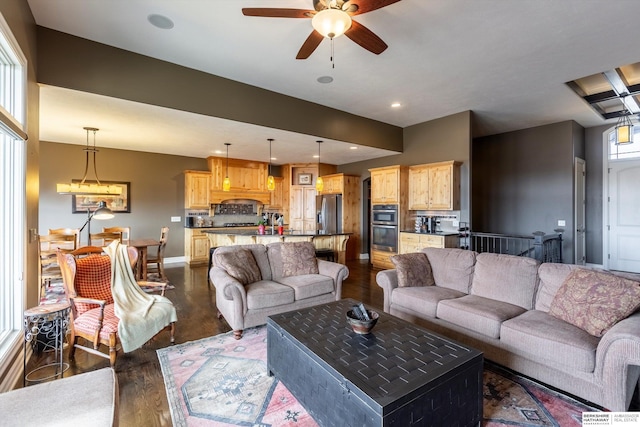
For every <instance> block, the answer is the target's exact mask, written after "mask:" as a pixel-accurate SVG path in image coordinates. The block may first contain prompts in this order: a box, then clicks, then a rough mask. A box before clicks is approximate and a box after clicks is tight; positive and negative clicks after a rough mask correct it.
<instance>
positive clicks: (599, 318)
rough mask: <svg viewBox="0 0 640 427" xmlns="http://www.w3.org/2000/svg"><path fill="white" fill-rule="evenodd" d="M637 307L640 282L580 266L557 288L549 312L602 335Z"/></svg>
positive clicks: (639, 300)
mask: <svg viewBox="0 0 640 427" xmlns="http://www.w3.org/2000/svg"><path fill="white" fill-rule="evenodd" d="M638 308H640V282H636V281H635V280H630V279H625V278H623V277H619V276H615V275H613V274H609V273H605V272H601V271H594V270H587V269H584V268H579V269H576V270H573V271H572V272H571V273H569V275H568V276H567V278H566V279H565V281H564V283H562V285H561V286H560V289H558V292H556V295H555V296H554V298H553V301H551V307H550V309H549V314H550V315H552V316H554V317H556V318H558V319H561V320H564V321H565V322H567V323H571V324H572V325H574V326H577V327H578V328H580V329H583V330H585V331H586V332H588V333H589V334H590V335H593V336H595V337H601V336H603V335H604V334H605V333H606V332H607V331H608V330H609V329H610V328H611V327H612V326H613V325H615V324H616V323H618V322H619V321H620V320H622V319H624V318H626V317H628V316H629V315H631V314H633V312H635V311H636V310H637V309H638Z"/></svg>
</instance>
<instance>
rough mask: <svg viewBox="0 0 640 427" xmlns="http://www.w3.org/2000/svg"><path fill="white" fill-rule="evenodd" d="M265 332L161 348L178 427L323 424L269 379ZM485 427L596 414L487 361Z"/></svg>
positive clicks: (563, 421) (568, 422)
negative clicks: (584, 413) (589, 413)
mask: <svg viewBox="0 0 640 427" xmlns="http://www.w3.org/2000/svg"><path fill="white" fill-rule="evenodd" d="M266 338H267V333H266V327H264V326H261V327H257V328H251V329H247V330H246V331H245V332H244V334H243V337H242V339H241V340H235V339H234V338H233V333H232V332H229V333H226V334H221V335H217V336H214V337H210V338H204V339H201V340H198V341H191V342H187V343H184V344H179V345H176V346H172V347H166V348H162V349H159V350H157V353H158V358H159V360H160V366H161V368H162V375H163V377H164V382H165V387H166V391H167V399H168V401H169V408H170V411H171V418H172V419H173V425H174V426H198V427H204V426H215V427H226V426H250V427H280V426H304V427H307V426H316V425H317V424H316V423H315V421H314V420H313V419H312V418H311V416H310V415H309V414H308V413H307V412H306V411H305V409H304V408H303V407H302V406H301V405H300V404H299V403H298V401H297V400H296V399H295V397H293V395H291V393H289V391H288V390H287V389H286V387H284V386H283V385H282V384H281V383H280V382H279V381H278V380H276V379H275V378H273V377H269V376H268V375H267V363H266V360H267V346H266ZM483 393H484V409H483V411H484V420H483V423H482V425H483V426H486V427H499V426H522V427H533V426H557V427H570V426H580V425H581V418H582V412H587V411H597V409H595V408H592V407H589V406H587V405H585V404H583V403H581V402H578V401H576V400H574V399H572V398H570V397H568V396H564V395H562V394H561V393H557V392H555V391H553V390H550V389H548V388H546V387H544V386H542V385H540V384H537V383H535V382H533V381H530V380H528V379H526V378H522V377H520V376H517V375H514V374H512V373H510V372H508V371H506V370H504V369H502V368H500V367H498V366H495V365H493V364H490V363H486V364H485V369H484V391H483Z"/></svg>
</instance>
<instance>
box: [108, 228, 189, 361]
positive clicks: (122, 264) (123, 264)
mask: <svg viewBox="0 0 640 427" xmlns="http://www.w3.org/2000/svg"><path fill="white" fill-rule="evenodd" d="M104 249H105V252H106V253H107V254H108V255H109V257H110V258H111V293H112V294H113V300H114V303H115V304H114V312H115V314H116V316H118V318H119V319H120V322H119V323H118V335H119V337H120V343H121V344H122V350H123V351H124V352H125V353H128V352H130V351H133V350H135V349H137V348H139V347H142V345H143V344H144V343H146V342H147V341H149V340H150V339H151V338H153V336H154V335H156V334H157V333H158V332H160V331H161V330H162V329H163V328H164V327H165V326H167V325H168V324H170V323H171V322H175V321H177V320H178V316H177V315H176V309H175V307H174V306H173V303H172V302H171V301H170V300H169V299H168V298H165V297H163V296H160V295H149V294H147V293H146V292H144V291H143V290H142V289H141V288H140V286H138V283H137V282H136V279H135V277H134V275H133V269H132V268H131V263H130V261H129V255H128V252H127V246H125V245H121V244H120V242H119V241H117V240H115V241H113V242H112V243H111V244H110V245H109V246H107V247H106V248H104Z"/></svg>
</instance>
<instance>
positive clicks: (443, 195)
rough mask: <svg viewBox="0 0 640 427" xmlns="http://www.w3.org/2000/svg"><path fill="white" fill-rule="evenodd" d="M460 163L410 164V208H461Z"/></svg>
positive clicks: (446, 209)
mask: <svg viewBox="0 0 640 427" xmlns="http://www.w3.org/2000/svg"><path fill="white" fill-rule="evenodd" d="M460 164H461V163H460V162H456V161H447V162H439V163H428V164H424V165H415V166H410V167H409V179H408V181H409V185H408V187H409V210H442V211H452V210H459V209H460ZM372 185H373V180H372ZM372 191H373V187H372Z"/></svg>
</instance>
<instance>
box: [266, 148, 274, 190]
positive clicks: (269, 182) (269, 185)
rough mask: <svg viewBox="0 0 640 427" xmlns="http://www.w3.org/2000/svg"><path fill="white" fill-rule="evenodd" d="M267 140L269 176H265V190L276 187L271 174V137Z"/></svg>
mask: <svg viewBox="0 0 640 427" xmlns="http://www.w3.org/2000/svg"><path fill="white" fill-rule="evenodd" d="M267 141H269V176H268V177H267V190H269V191H274V190H275V189H276V180H275V179H274V178H273V175H272V174H271V143H272V142H273V138H269V139H267Z"/></svg>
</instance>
